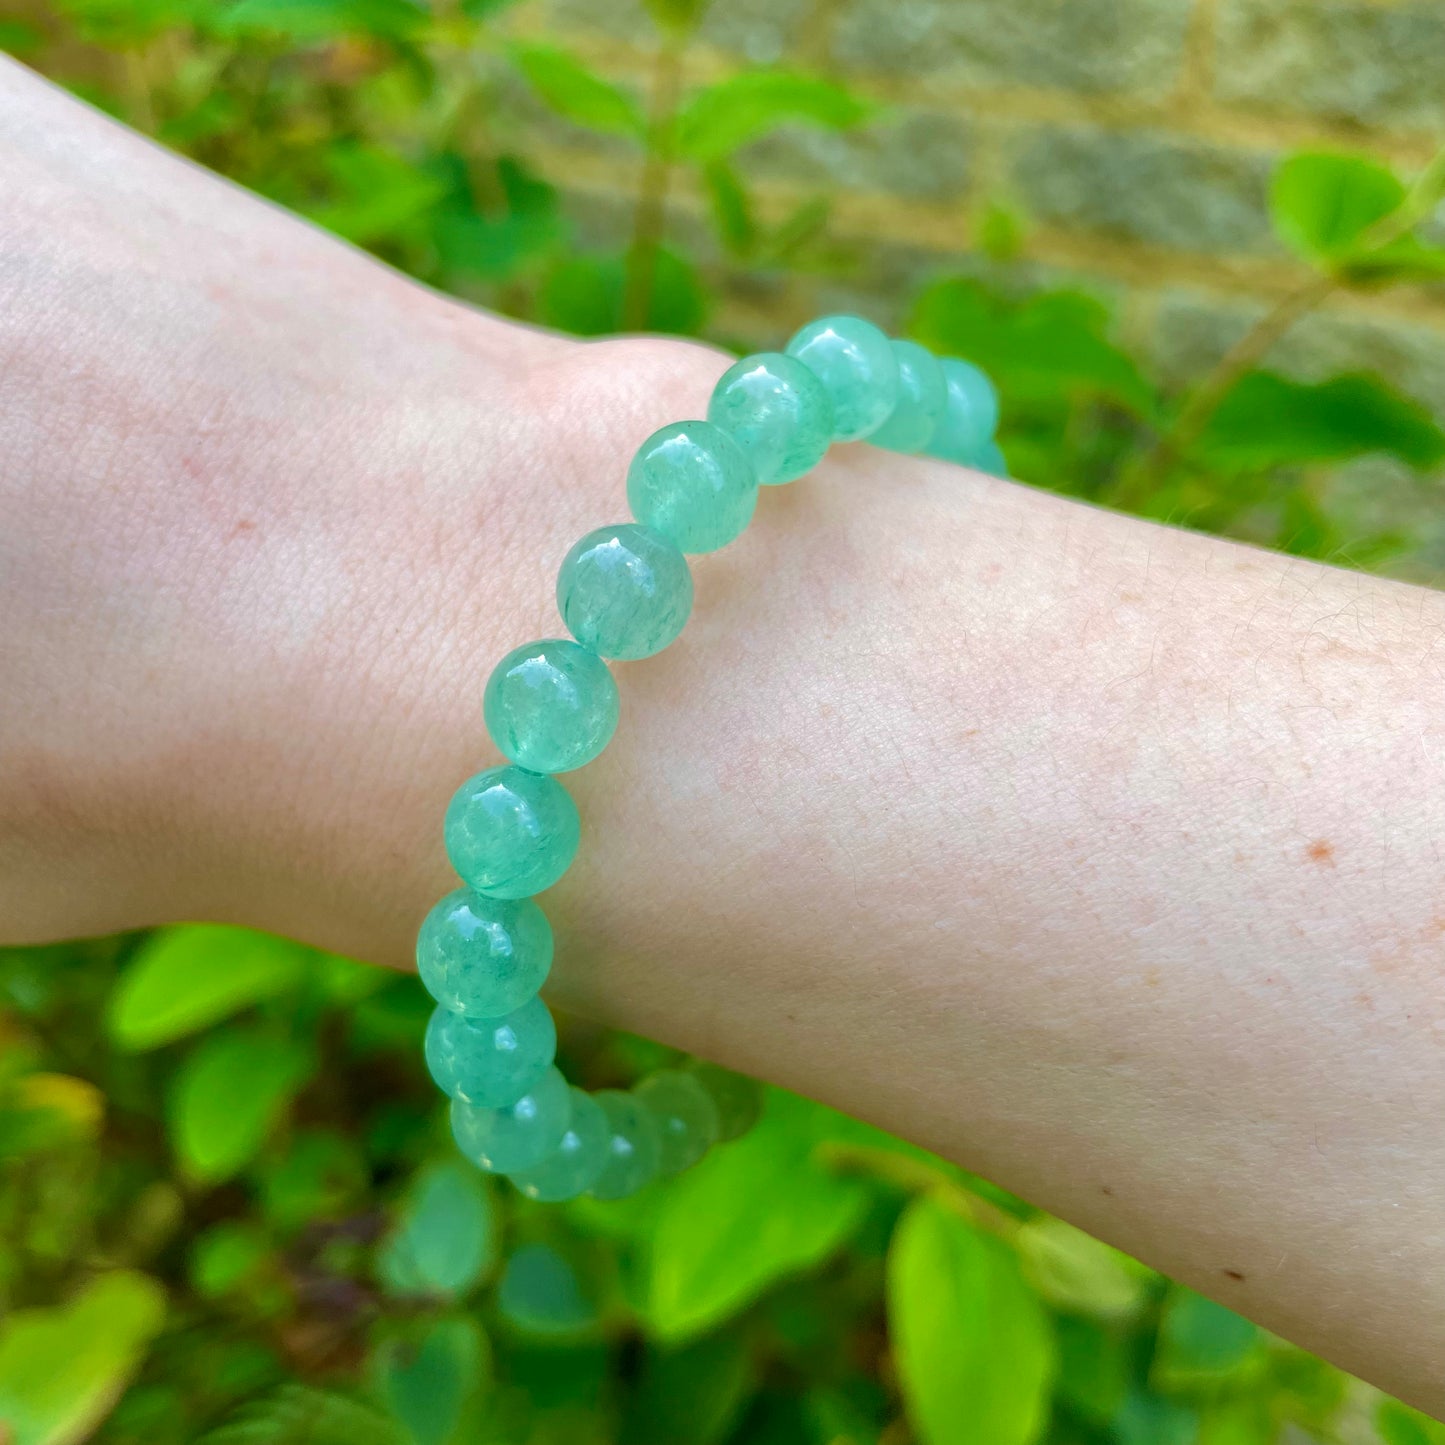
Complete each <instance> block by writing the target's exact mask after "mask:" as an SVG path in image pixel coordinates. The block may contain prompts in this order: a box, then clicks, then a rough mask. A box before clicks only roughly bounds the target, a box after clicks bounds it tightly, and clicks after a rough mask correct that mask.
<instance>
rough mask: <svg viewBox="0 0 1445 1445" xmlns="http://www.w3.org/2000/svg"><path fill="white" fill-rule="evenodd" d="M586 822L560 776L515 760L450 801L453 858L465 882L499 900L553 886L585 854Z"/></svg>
mask: <svg viewBox="0 0 1445 1445" xmlns="http://www.w3.org/2000/svg"><path fill="white" fill-rule="evenodd" d="M580 835H581V821H580V820H579V818H578V816H577V805H576V804H575V803H574V802H573V801H572V796H571V794H570V793H568V791H567V789H566V788H564V787H563V786H562V784H561V783H559V782H558V781H557V780H556V778H552V777H548V776H547V774H545V773H529V772H528V771H527V770H526V769H525V768H518V767H514V766H512V765H510V764H508V765H507V766H504V767H500V768H488V769H487V770H486V772H484V773H478V774H477V775H476V777H474V778H469V779H468V780H467V781H466V782H465V783H463V784H462V786H461V787H460V788H458V789H457V791H456V794H455V795H454V796H453V798H452V801H451V803H450V805H449V806H448V807H447V816H446V823H445V825H444V827H443V836H444V837H445V839H446V847H447V857H448V858H450V859H451V860H452V867H453V868H455V869H456V870H457V873H458V875H459V876H460V877H461V880H462V882H463V883H465V884H467V885H468V886H469V887H471V888H474V889H476V890H477V892H478V893H489V894H491V896H492V897H493V898H527V897H530V896H531V895H532V894H533V893H540V892H541V891H542V890H543V889H544V888H550V887H551V886H552V885H553V884H554V883H555V882H556V881H557V880H558V879H559V878H560V877H561V876H562V875H563V874H564V873H565V872H566V871H567V869H568V868H569V867H570V866H571V863H572V859H573V858H574V857H576V855H577V840H578V838H579V836H580Z"/></svg>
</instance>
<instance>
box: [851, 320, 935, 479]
mask: <svg viewBox="0 0 1445 1445" xmlns="http://www.w3.org/2000/svg"><path fill="white" fill-rule="evenodd" d="M889 345H890V346H892V348H893V356H894V359H895V360H896V361H897V362H898V402H897V405H895V406H894V408H893V415H892V416H890V417H889V418H888V420H887V421H885V422H884V423H883V425H882V426H881V427H879V428H878V430H877V431H876V432H874V433H873V435H872V436H871V437H869V438H868V440H869V441H870V442H872V443H873V445H874V446H875V447H886V448H887V449H888V450H889V451H891V452H921V451H922V450H923V448H924V447H925V446H927V445H928V443H929V441H930V440H931V439H932V437H933V433H934V432H935V431H936V430H937V428H938V423H939V420H940V419H941V418H942V416H943V411H944V408H945V407H946V406H947V404H948V383H947V382H946V381H945V380H944V376H943V368H942V367H941V366H940V365H939V364H938V358H937V357H936V356H934V354H933V353H932V352H931V351H929V350H928V349H927V348H926V347H922V346H920V345H919V344H918V343H917V342H916V341H892V342H890V343H889Z"/></svg>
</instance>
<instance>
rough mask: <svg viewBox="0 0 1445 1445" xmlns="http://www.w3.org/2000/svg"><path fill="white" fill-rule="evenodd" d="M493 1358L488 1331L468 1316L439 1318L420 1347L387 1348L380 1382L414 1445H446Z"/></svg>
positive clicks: (379, 1366) (398, 1344)
mask: <svg viewBox="0 0 1445 1445" xmlns="http://www.w3.org/2000/svg"><path fill="white" fill-rule="evenodd" d="M489 1356H490V1351H489V1348H488V1345H487V1337H486V1336H485V1335H484V1334H483V1333H482V1327H481V1326H480V1325H479V1324H478V1323H477V1322H476V1321H475V1320H474V1319H471V1318H470V1317H468V1316H462V1317H459V1318H455V1319H442V1320H436V1321H434V1322H433V1323H432V1324H431V1325H430V1327H429V1328H427V1330H426V1332H425V1333H424V1334H423V1335H422V1336H421V1338H420V1339H419V1340H417V1341H415V1342H414V1343H413V1342H409V1341H402V1340H391V1341H388V1342H387V1343H386V1344H385V1345H383V1346H382V1348H381V1350H380V1351H379V1352H378V1355H377V1359H376V1372H377V1384H378V1387H379V1389H380V1392H381V1396H382V1399H383V1400H384V1401H385V1402H386V1405H387V1408H388V1409H389V1410H390V1411H391V1413H392V1414H393V1415H394V1416H395V1417H396V1419H397V1420H398V1422H400V1424H401V1425H402V1426H403V1428H404V1429H405V1430H406V1432H407V1434H408V1435H409V1437H410V1438H411V1440H412V1441H413V1442H414V1445H446V1442H447V1441H448V1440H449V1439H450V1438H451V1436H452V1433H453V1431H454V1430H455V1429H456V1427H457V1424H458V1422H459V1421H460V1420H461V1417H462V1410H463V1408H464V1407H465V1406H466V1403H467V1401H468V1399H469V1398H470V1397H471V1395H472V1394H473V1392H474V1391H476V1390H477V1389H478V1388H479V1387H480V1386H481V1385H482V1383H483V1382H484V1380H485V1378H486V1370H487V1362H488V1359H489Z"/></svg>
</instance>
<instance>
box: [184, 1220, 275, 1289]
mask: <svg viewBox="0 0 1445 1445" xmlns="http://www.w3.org/2000/svg"><path fill="white" fill-rule="evenodd" d="M270 1253H271V1242H270V1240H268V1239H267V1238H266V1234H265V1231H264V1230H262V1229H261V1228H259V1227H258V1226H257V1225H255V1224H251V1223H249V1222H247V1221H244V1220H239V1219H228V1220H223V1221H222V1222H221V1223H219V1224H213V1225H212V1226H211V1227H210V1228H209V1229H206V1230H202V1232H201V1233H200V1234H198V1235H197V1236H196V1237H195V1240H194V1242H193V1243H192V1245H191V1257H190V1261H189V1266H190V1268H189V1273H190V1280H191V1288H192V1289H194V1290H195V1292H196V1293H197V1294H198V1295H199V1296H200V1297H201V1298H202V1299H221V1298H223V1297H224V1296H225V1295H228V1294H231V1293H233V1292H234V1291H236V1290H238V1289H240V1288H241V1286H242V1285H244V1284H245V1282H246V1281H247V1280H248V1279H249V1278H250V1277H251V1276H252V1275H254V1274H255V1273H256V1271H257V1270H259V1269H260V1267H261V1265H262V1264H263V1263H264V1262H265V1261H266V1259H267V1258H268V1257H269V1256H270Z"/></svg>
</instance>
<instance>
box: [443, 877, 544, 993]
mask: <svg viewBox="0 0 1445 1445" xmlns="http://www.w3.org/2000/svg"><path fill="white" fill-rule="evenodd" d="M551 967H552V926H551V924H549V923H548V922H547V915H546V914H545V913H543V912H542V910H541V909H540V908H538V907H537V905H536V904H535V903H533V902H531V900H530V899H526V898H520V899H511V898H488V897H486V896H485V895H483V894H481V893H476V892H473V891H472V889H470V888H458V889H457V890H456V891H455V892H454V893H448V894H447V896H446V897H445V898H443V899H442V900H441V902H440V903H438V904H437V905H436V907H435V908H433V909H432V911H431V912H430V913H428V914H427V916H426V919H425V920H424V921H423V923H422V926H421V931H420V933H418V935H417V940H416V971H417V973H418V975H420V977H421V981H422V983H424V984H425V985H426V991H427V992H428V993H429V994H431V996H432V997H433V998H434V999H435V1000H436V1001H437V1002H438V1003H439V1004H441V1005H442V1007H443V1008H447V1009H450V1010H451V1011H452V1012H453V1013H459V1014H466V1015H468V1016H469V1017H471V1018H481V1019H496V1018H501V1016H502V1015H503V1014H508V1013H511V1012H512V1010H513V1009H516V1008H521V1006H522V1005H523V1004H524V1003H526V1002H527V1000H528V999H529V998H531V997H532V995H533V994H535V993H536V992H537V990H538V989H539V988H541V987H542V984H543V983H544V982H545V980H546V978H547V974H548V971H549V970H550V969H551Z"/></svg>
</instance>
